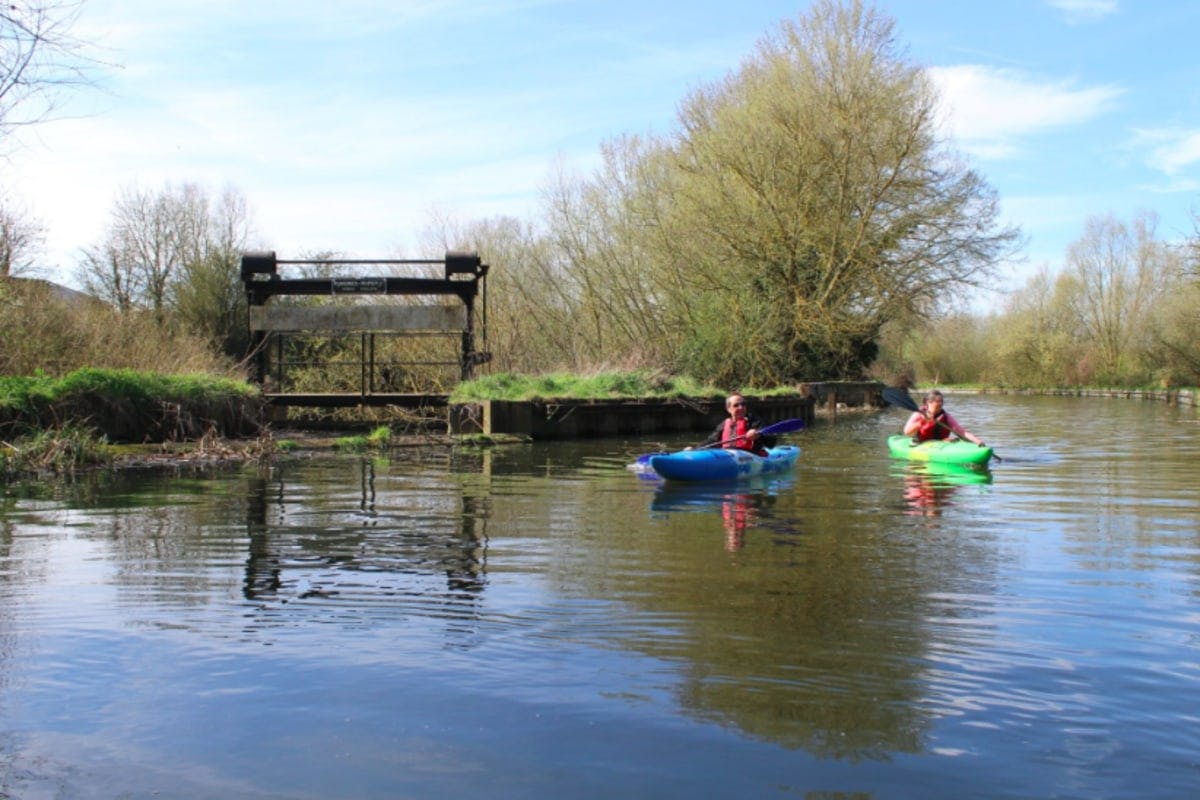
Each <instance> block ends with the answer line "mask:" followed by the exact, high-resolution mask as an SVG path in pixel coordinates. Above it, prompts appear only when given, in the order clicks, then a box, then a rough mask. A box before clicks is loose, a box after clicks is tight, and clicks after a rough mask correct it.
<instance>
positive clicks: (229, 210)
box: [78, 183, 249, 339]
mask: <svg viewBox="0 0 1200 800" xmlns="http://www.w3.org/2000/svg"><path fill="white" fill-rule="evenodd" d="M248 216H249V215H248V212H247V209H246V201H245V199H244V198H243V197H242V195H241V194H240V193H239V192H237V191H236V190H235V189H232V188H228V189H226V190H225V191H224V193H223V194H222V195H221V196H220V198H219V199H218V200H217V201H216V202H215V203H214V202H213V201H212V199H211V198H210V197H209V193H208V192H207V190H205V189H204V188H203V187H200V186H198V185H196V184H192V183H186V184H183V185H182V186H172V185H171V184H169V183H168V184H166V185H165V186H164V187H163V188H162V189H161V190H157V191H151V190H144V189H141V188H139V187H137V186H135V185H131V186H128V187H126V188H125V189H123V190H122V191H121V192H120V194H119V195H118V197H117V200H116V202H115V203H114V205H113V209H112V214H111V218H110V222H109V227H108V231H107V232H106V234H105V237H104V240H103V241H102V242H101V243H100V244H98V245H95V246H93V247H90V248H87V249H85V250H84V257H83V260H82V262H81V264H80V266H79V270H78V277H79V280H80V283H82V284H83V285H84V286H85V287H86V288H87V289H88V290H89V291H91V292H92V293H93V294H95V295H96V296H98V297H102V298H105V299H107V300H109V301H110V302H113V303H114V304H115V305H117V306H118V307H120V308H135V307H136V308H144V309H147V310H150V311H152V312H153V313H154V316H155V318H156V319H157V320H158V321H159V322H160V323H162V322H165V321H166V318H167V315H168V312H175V313H177V314H180V315H181V317H182V321H183V322H185V324H188V325H192V324H195V326H196V327H198V328H203V330H202V331H201V332H202V333H204V334H205V335H207V336H209V337H211V338H215V339H223V338H224V331H223V328H224V327H225V326H226V324H227V323H228V320H227V319H225V317H226V316H227V315H230V314H233V313H234V312H235V311H236V304H237V302H238V297H239V296H240V292H238V291H235V288H236V286H237V283H236V281H237V278H238V259H239V257H240V254H241V251H242V250H243V249H244V248H245V245H246V240H247V237H248V235H249V222H248ZM214 304H215V305H214ZM231 305H232V307H231ZM218 307H219V309H218ZM203 309H207V310H203ZM218 310H219V316H221V317H222V319H223V320H224V321H219V322H217V323H216V326H217V328H220V329H222V330H220V331H219V330H217V329H216V328H213V327H210V326H211V325H212V324H213V323H212V322H211V316H212V314H216V313H218ZM202 320H203V321H204V324H203V325H201V324H200V322H201V321H202Z"/></svg>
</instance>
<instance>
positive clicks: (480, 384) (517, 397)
mask: <svg viewBox="0 0 1200 800" xmlns="http://www.w3.org/2000/svg"><path fill="white" fill-rule="evenodd" d="M741 391H743V392H744V393H745V394H748V395H753V396H756V397H768V396H773V395H783V394H794V393H795V391H796V390H795V389H794V388H792V387H776V388H771V389H757V388H750V387H747V388H745V389H742V390H741ZM728 393H729V390H728V389H726V388H721V387H718V386H713V385H711V384H704V383H701V382H700V381H697V380H695V379H694V378H690V377H688V376H680V375H666V374H664V373H661V372H655V371H651V370H634V371H631V372H598V373H595V374H592V375H575V374H571V373H552V374H546V375H514V374H512V373H508V372H502V373H498V374H496V375H487V376H485V377H482V378H477V379H475V380H471V381H465V382H463V383H461V384H459V385H458V387H457V388H456V389H455V390H454V392H453V393H452V394H451V395H450V402H451V403H471V402H479V401H481V400H511V401H522V400H607V399H615V398H631V397H640V398H667V397H724V396H725V395H727V394H728Z"/></svg>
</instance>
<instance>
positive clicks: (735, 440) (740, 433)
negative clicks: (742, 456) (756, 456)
mask: <svg viewBox="0 0 1200 800" xmlns="http://www.w3.org/2000/svg"><path fill="white" fill-rule="evenodd" d="M748 430H750V423H749V422H747V421H746V418H745V417H743V418H742V419H739V420H737V421H736V422H735V421H734V419H733V417H730V418H729V419H727V420H725V430H724V431H723V432H722V433H721V441H722V442H724V444H723V445H721V446H722V447H736V448H737V449H738V450H749V451H750V452H752V453H753V452H756V450H755V448H754V445H753V443H751V441H750V440H749V439H747V438H745V436H746V431H748Z"/></svg>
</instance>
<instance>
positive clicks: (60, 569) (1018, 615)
mask: <svg viewBox="0 0 1200 800" xmlns="http://www.w3.org/2000/svg"><path fill="white" fill-rule="evenodd" d="M948 406H949V408H950V409H951V410H953V411H954V412H955V413H956V414H957V415H958V416H959V418H960V419H961V420H963V421H964V423H966V424H967V426H968V427H969V428H971V429H972V430H974V431H975V432H977V433H979V434H980V435H982V436H984V437H985V438H986V439H987V440H988V441H989V442H990V443H993V444H995V446H996V448H997V452H998V453H999V454H1000V455H1001V456H1002V457H1003V461H1002V462H999V463H995V464H994V465H993V467H992V469H991V471H990V473H984V474H967V475H956V474H950V475H936V474H930V473H928V472H927V471H923V470H921V469H919V468H916V467H914V466H911V465H908V464H906V463H902V462H895V461H891V460H890V459H889V458H888V456H887V453H886V448H885V445H884V439H885V438H886V436H887V434H888V433H891V432H894V431H895V430H896V429H897V428H898V427H899V426H900V424H901V422H902V421H903V417H904V414H903V413H902V412H899V411H894V410H889V411H884V412H882V413H880V414H879V415H871V416H867V417H844V418H843V419H842V421H840V422H839V424H837V425H836V426H830V425H827V424H818V425H817V426H816V427H814V428H813V429H811V430H808V431H804V432H801V433H799V434H795V435H793V436H791V437H788V440H789V441H791V442H793V443H797V444H799V445H801V447H803V449H804V452H803V454H802V455H801V459H800V463H799V466H798V467H797V469H796V471H795V474H794V475H790V476H788V477H786V478H781V479H775V480H772V481H767V482H763V483H751V484H747V485H744V486H736V487H712V488H708V489H685V488H679V487H673V486H662V485H659V484H657V483H655V482H653V481H650V480H645V479H643V478H640V477H639V476H638V475H637V474H635V473H633V472H631V471H630V470H629V469H627V468H626V465H627V464H629V463H630V462H632V461H633V460H634V458H635V457H636V456H637V455H638V454H639V453H643V452H646V451H648V450H657V449H659V448H660V447H661V446H663V445H670V446H678V445H682V444H684V443H685V442H684V441H683V440H668V441H665V442H664V441H652V442H651V441H627V440H617V439H608V440H597V441H587V442H571V443H555V444H538V445H525V446H513V447H504V448H498V449H494V450H491V451H489V452H478V451H462V450H456V451H453V452H450V451H446V450H422V451H416V450H414V451H405V452H395V453H393V454H391V455H390V456H389V457H387V458H362V457H356V456H329V455H323V456H320V457H312V458H304V457H295V458H292V459H290V460H284V461H281V462H279V463H277V464H275V465H273V466H271V467H269V468H268V467H254V466H248V467H243V468H237V469H233V470H226V471H216V472H212V473H206V474H200V475H193V474H184V475H172V476H162V475H135V476H129V475H126V476H120V477H115V478H114V477H109V478H106V479H103V480H100V481H90V482H84V483H80V484H76V485H71V486H61V485H60V486H56V485H52V484H39V485H36V486H25V487H16V486H10V487H7V489H6V490H5V493H4V495H3V501H2V503H0V797H6V798H7V797H12V798H116V797H121V798H149V797H159V798H162V797H172V798H175V797H178V798H222V799H223V800H226V799H227V798H435V797H437V798H441V797H488V798H533V797H538V798H541V797H569V798H615V797H622V798H633V797H637V798H643V797H644V798H685V797H686V798H697V797H704V798H762V797H781V798H808V799H809V800H813V799H819V800H830V799H831V798H855V799H856V800H862V798H922V799H923V800H928V799H929V798H956V799H958V798H976V797H977V798H1050V797H1054V798H1191V797H1197V796H1200V533H1198V528H1200V482H1198V481H1197V464H1200V422H1198V421H1197V416H1196V415H1195V413H1194V412H1192V411H1190V410H1186V409H1184V410H1179V409H1175V408H1171V407H1167V406H1165V405H1161V404H1156V403H1142V402H1136V401H1124V400H1103V399H1063V398H1012V397H972V396H954V395H952V396H951V397H950V398H949V402H948Z"/></svg>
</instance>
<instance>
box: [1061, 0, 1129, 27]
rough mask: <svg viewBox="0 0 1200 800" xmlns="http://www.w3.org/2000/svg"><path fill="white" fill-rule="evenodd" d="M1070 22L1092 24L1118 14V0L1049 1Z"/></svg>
mask: <svg viewBox="0 0 1200 800" xmlns="http://www.w3.org/2000/svg"><path fill="white" fill-rule="evenodd" d="M1049 2H1050V5H1051V7H1053V8H1057V9H1058V10H1059V11H1061V12H1063V15H1064V16H1065V17H1066V19H1067V21H1068V22H1090V21H1092V20H1096V19H1100V18H1102V17H1107V16H1108V15H1109V14H1115V13H1117V0H1049Z"/></svg>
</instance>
